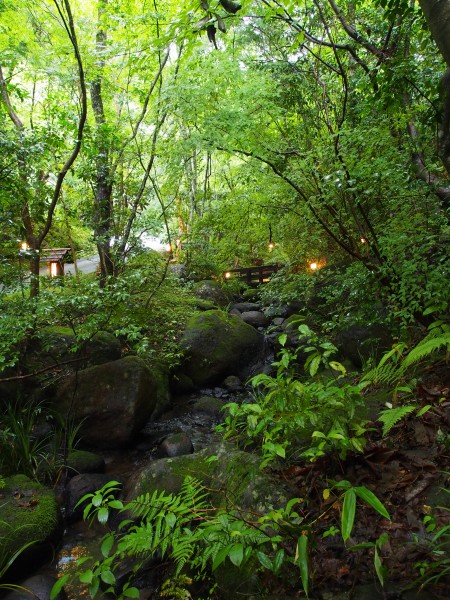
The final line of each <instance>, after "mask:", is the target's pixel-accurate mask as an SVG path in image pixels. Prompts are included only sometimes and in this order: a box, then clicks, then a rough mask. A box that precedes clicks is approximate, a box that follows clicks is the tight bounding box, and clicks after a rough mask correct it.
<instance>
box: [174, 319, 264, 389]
mask: <svg viewBox="0 0 450 600" xmlns="http://www.w3.org/2000/svg"><path fill="white" fill-rule="evenodd" d="M181 346H182V348H183V349H184V352H185V360H184V362H183V365H182V368H181V371H182V372H183V373H184V374H185V375H187V376H188V377H190V378H191V380H192V381H193V382H194V384H195V385H197V386H198V387H202V386H204V385H210V384H212V383H217V382H220V381H221V380H223V379H224V378H225V377H227V376H228V375H238V376H240V377H242V378H244V379H245V378H248V377H249V376H250V375H251V374H252V369H253V368H254V367H255V365H257V364H258V362H259V361H261V358H262V353H263V347H264V338H263V336H262V335H261V334H260V333H259V332H258V331H256V330H255V329H254V328H253V327H252V326H251V325H247V323H244V322H243V321H242V319H240V318H239V317H237V316H236V315H230V314H228V313H226V312H224V311H221V310H208V311H206V312H204V313H201V314H199V315H196V316H194V317H192V318H191V319H190V321H189V322H188V324H187V327H186V330H185V332H184V334H183V337H182V340H181Z"/></svg>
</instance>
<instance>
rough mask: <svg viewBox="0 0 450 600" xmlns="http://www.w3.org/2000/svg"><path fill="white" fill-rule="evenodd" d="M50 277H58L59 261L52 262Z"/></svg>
mask: <svg viewBox="0 0 450 600" xmlns="http://www.w3.org/2000/svg"><path fill="white" fill-rule="evenodd" d="M50 277H58V263H57V262H51V263H50Z"/></svg>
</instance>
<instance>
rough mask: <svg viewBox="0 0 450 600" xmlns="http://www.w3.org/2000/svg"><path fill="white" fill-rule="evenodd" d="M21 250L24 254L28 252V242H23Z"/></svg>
mask: <svg viewBox="0 0 450 600" xmlns="http://www.w3.org/2000/svg"><path fill="white" fill-rule="evenodd" d="M20 249H21V250H22V251H23V252H26V251H27V250H28V244H27V243H26V242H21V244H20Z"/></svg>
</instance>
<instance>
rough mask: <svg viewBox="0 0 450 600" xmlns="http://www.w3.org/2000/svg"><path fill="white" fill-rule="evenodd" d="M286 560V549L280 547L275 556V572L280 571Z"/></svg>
mask: <svg viewBox="0 0 450 600" xmlns="http://www.w3.org/2000/svg"><path fill="white" fill-rule="evenodd" d="M283 562H284V550H283V548H280V549H279V550H278V552H277V553H276V554H275V558H274V559H273V572H274V573H278V571H279V570H280V569H281V565H282V564H283Z"/></svg>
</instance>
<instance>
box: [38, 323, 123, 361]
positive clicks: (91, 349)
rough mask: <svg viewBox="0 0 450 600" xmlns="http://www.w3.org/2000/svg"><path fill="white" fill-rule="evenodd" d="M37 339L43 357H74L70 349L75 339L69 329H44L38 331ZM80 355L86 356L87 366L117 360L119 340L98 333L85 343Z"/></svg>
mask: <svg viewBox="0 0 450 600" xmlns="http://www.w3.org/2000/svg"><path fill="white" fill-rule="evenodd" d="M38 339H39V350H40V351H41V352H42V353H43V355H44V356H49V357H53V358H54V359H58V358H59V359H61V358H65V359H70V358H74V357H75V355H74V354H73V352H72V348H73V347H74V346H75V343H76V339H75V334H74V332H73V330H72V329H71V328H70V327H57V326H51V327H45V328H44V329H42V330H41V331H40V333H39V338H38ZM82 353H83V354H86V356H87V360H88V362H89V364H91V365H100V364H102V363H105V362H109V361H111V360H117V359H119V358H120V356H121V353H122V349H121V346H120V342H119V340H118V339H117V338H116V337H115V336H114V335H113V334H112V333H109V332H108V331H99V332H97V333H96V334H95V335H94V336H93V337H92V339H91V340H89V341H88V342H87V343H86V345H85V347H84V349H83V350H82Z"/></svg>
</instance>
